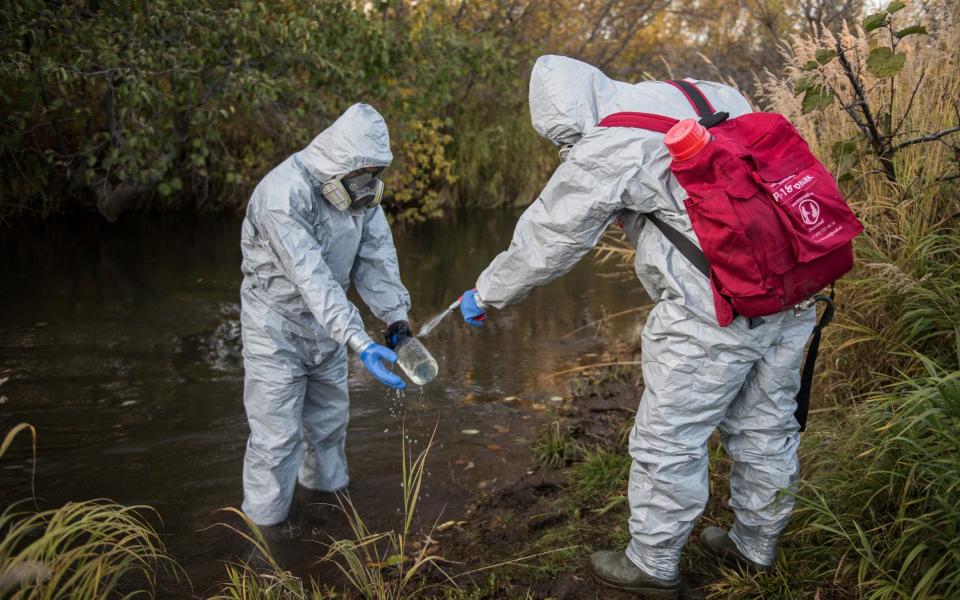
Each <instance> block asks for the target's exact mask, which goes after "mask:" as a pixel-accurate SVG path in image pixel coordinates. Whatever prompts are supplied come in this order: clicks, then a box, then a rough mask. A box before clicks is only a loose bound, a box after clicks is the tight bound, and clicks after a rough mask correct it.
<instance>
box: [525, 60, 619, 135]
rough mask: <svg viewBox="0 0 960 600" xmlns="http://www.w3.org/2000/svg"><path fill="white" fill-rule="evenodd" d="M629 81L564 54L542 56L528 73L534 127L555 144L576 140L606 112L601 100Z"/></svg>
mask: <svg viewBox="0 0 960 600" xmlns="http://www.w3.org/2000/svg"><path fill="white" fill-rule="evenodd" d="M626 85H628V84H625V83H621V82H617V81H614V80H613V79H610V78H609V77H607V76H606V75H604V74H603V73H602V72H601V71H600V69H598V68H596V67H594V66H592V65H588V64H587V63H584V62H580V61H579V60H575V59H572V58H567V57H566V56H553V55H547V56H541V57H540V58H538V59H537V62H536V63H535V64H534V65H533V72H532V73H531V74H530V119H531V121H532V122H533V128H534V129H535V130H536V131H537V133H539V134H540V135H542V136H543V137H545V138H547V139H548V140H550V141H551V142H553V143H554V144H556V145H558V146H559V145H561V144H573V143H576V142H577V140H579V139H580V138H581V137H583V136H584V135H586V134H588V133H590V131H591V130H593V128H595V127H596V126H597V123H598V122H599V121H600V118H601V117H602V116H604V115H605V114H606V112H607V111H606V110H605V109H604V106H603V104H604V102H605V101H606V100H607V99H610V98H613V97H614V95H615V94H616V93H617V91H618V89H619V88H620V87H622V86H626Z"/></svg>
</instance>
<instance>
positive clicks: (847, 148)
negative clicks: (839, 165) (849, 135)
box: [830, 141, 859, 162]
mask: <svg viewBox="0 0 960 600" xmlns="http://www.w3.org/2000/svg"><path fill="white" fill-rule="evenodd" d="M857 148H859V146H858V144H857V143H856V142H851V141H843V142H836V143H834V144H833V148H832V149H831V150H830V155H831V156H832V157H833V160H834V161H836V162H839V161H840V160H841V159H842V158H844V157H846V156H849V155H851V154H853V153H854V152H856V151H857Z"/></svg>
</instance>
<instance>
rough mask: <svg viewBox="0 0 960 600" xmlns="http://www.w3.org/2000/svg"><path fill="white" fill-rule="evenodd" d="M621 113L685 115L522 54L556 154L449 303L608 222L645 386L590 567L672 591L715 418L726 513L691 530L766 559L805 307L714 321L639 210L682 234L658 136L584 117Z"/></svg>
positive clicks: (479, 311)
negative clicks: (730, 517) (616, 540)
mask: <svg viewBox="0 0 960 600" xmlns="http://www.w3.org/2000/svg"><path fill="white" fill-rule="evenodd" d="M696 85H697V86H698V87H699V88H700V90H701V91H702V92H703V93H704V94H705V95H706V97H707V99H708V100H709V101H710V103H711V104H713V106H714V107H716V108H717V110H722V111H727V112H729V113H730V116H737V115H740V114H743V113H746V112H749V111H750V106H749V104H748V103H747V101H746V100H745V99H744V98H743V96H741V95H740V93H738V92H737V91H736V90H734V89H732V88H730V87H728V86H725V85H721V84H718V83H711V82H706V81H698V82H696ZM622 111H636V112H648V113H656V114H661V115H665V116H669V117H674V118H676V119H685V118H694V117H696V113H695V112H694V109H693V108H692V107H691V105H690V102H689V101H688V100H687V99H686V98H685V97H684V94H683V93H682V92H681V91H680V90H679V89H678V88H677V87H674V86H673V85H670V84H668V83H664V82H656V81H650V82H643V83H639V84H636V85H632V84H626V83H621V82H617V81H613V80H610V79H608V78H607V77H606V76H604V74H603V73H601V72H600V71H599V70H597V69H596V68H594V67H592V66H590V65H587V64H584V63H582V62H579V61H576V60H572V59H569V58H564V57H559V56H544V57H541V58H540V59H539V60H537V63H536V65H535V66H534V68H533V74H532V75H531V79H530V113H531V115H532V120H533V126H534V128H535V129H536V130H537V132H538V133H539V134H540V135H542V136H543V137H545V138H547V139H549V140H550V141H552V142H553V143H554V144H556V145H557V146H559V147H560V148H561V157H562V159H563V158H564V155H566V157H565V158H566V159H565V160H564V161H563V162H562V164H560V166H559V167H558V168H557V170H556V171H555V172H554V174H553V176H552V177H551V178H550V181H549V182H548V183H547V185H546V187H545V188H544V190H543V192H541V194H540V197H539V198H538V199H537V200H536V201H535V202H534V203H533V204H532V205H531V206H530V207H529V208H528V209H527V210H526V212H524V214H523V216H521V217H520V220H519V222H518V223H517V226H516V230H515V232H514V235H513V241H512V242H511V244H510V247H509V248H508V249H507V250H506V251H504V252H503V253H501V254H500V255H498V256H497V257H496V258H495V259H494V260H493V262H492V263H490V265H489V266H488V267H487V269H486V270H485V271H483V273H482V274H481V275H480V278H479V279H478V280H477V283H476V288H475V289H474V290H469V291H467V292H465V293H464V295H463V298H462V301H461V306H460V308H461V311H462V313H463V316H464V319H465V320H466V321H467V322H468V323H470V324H472V325H481V324H482V323H483V320H484V318H485V307H494V308H503V307H504V306H506V305H508V304H511V303H514V302H517V301H519V300H520V299H522V298H523V297H524V296H526V294H527V293H528V292H529V291H530V289H531V288H533V287H534V286H537V285H543V284H546V283H548V282H550V281H552V280H553V279H555V278H557V277H559V276H560V275H563V274H564V273H566V272H567V271H569V270H570V269H571V268H572V267H573V266H574V265H575V264H576V263H577V261H579V260H580V258H581V257H583V256H584V254H586V253H587V251H589V250H590V249H591V248H593V247H594V245H595V244H596V243H597V242H598V240H599V239H600V237H601V235H602V234H603V232H604V230H605V229H606V228H607V226H608V225H609V224H611V223H612V222H614V221H620V222H621V223H622V224H623V226H624V228H625V229H626V231H627V234H628V237H629V238H630V239H631V241H632V242H633V243H634V244H635V247H636V250H637V254H636V263H635V267H636V272H637V276H638V277H639V279H640V281H641V282H642V284H643V286H644V288H645V290H646V291H647V293H648V295H649V296H650V298H651V299H653V300H654V301H655V302H656V305H655V306H654V308H653V310H652V311H651V313H650V316H649V318H648V320H647V323H646V326H645V328H644V330H643V335H642V350H643V378H644V382H645V386H646V387H645V390H644V393H643V397H642V399H641V402H640V406H639V409H638V411H637V416H636V423H635V426H634V428H633V430H632V433H631V435H630V454H631V456H632V458H633V463H632V467H631V470H630V483H629V490H628V499H629V503H630V531H631V537H632V539H631V542H630V544H629V546H628V547H627V548H626V551H625V552H624V551H622V550H618V551H604V552H596V553H594V554H593V555H592V556H591V557H590V567H591V570H592V571H593V573H594V575H595V576H596V577H597V578H598V579H599V580H600V581H601V582H602V583H605V584H607V585H610V586H612V587H617V588H621V589H628V590H635V591H639V592H644V593H646V594H647V595H648V596H651V597H658V598H675V597H679V595H680V590H681V587H680V577H679V566H678V565H679V561H680V552H681V550H682V548H683V546H684V543H685V542H686V540H687V537H688V535H689V534H690V531H691V529H692V528H693V525H694V523H695V521H696V520H697V519H698V518H699V517H700V515H701V513H702V512H703V509H704V506H705V505H706V502H707V495H708V489H709V488H708V483H707V474H708V469H707V440H708V438H709V437H710V435H711V433H712V432H713V431H714V430H715V429H717V428H718V427H719V429H720V432H721V436H722V441H723V445H724V447H725V449H726V451H727V453H728V454H729V455H730V458H731V459H732V461H733V468H732V472H731V474H730V487H731V501H730V505H731V507H732V508H733V509H734V512H735V513H736V521H735V523H734V525H733V527H732V529H731V530H730V531H726V530H724V529H721V528H718V527H708V528H706V529H705V530H704V531H703V533H702V535H701V541H702V542H703V543H704V545H705V546H706V549H707V550H708V551H710V552H711V553H712V554H714V555H715V556H717V557H719V558H722V559H724V560H726V561H728V562H736V563H739V564H743V565H745V566H747V567H749V568H755V569H766V568H767V567H769V565H771V564H772V563H773V561H774V558H775V554H776V547H777V538H778V536H779V535H780V532H781V531H782V530H783V528H784V526H785V525H786V523H787V520H788V518H789V515H790V511H791V509H792V506H793V501H792V499H791V497H790V496H789V494H781V490H784V489H786V490H789V489H791V488H792V487H793V485H794V482H795V480H796V477H797V470H798V464H797V445H798V442H799V433H798V430H799V424H798V423H797V421H796V420H795V418H794V410H795V409H796V401H795V397H796V395H797V391H798V389H799V386H800V365H801V362H802V360H803V351H804V344H805V342H806V340H807V339H808V337H809V336H810V334H811V332H812V330H813V327H814V320H815V309H812V308H811V309H807V310H805V311H802V312H799V313H798V314H796V315H795V313H794V311H793V310H788V311H784V312H782V313H779V314H776V315H773V316H770V317H764V319H763V321H764V323H763V324H762V325H759V326H756V327H754V328H751V327H750V325H751V323H750V322H749V321H748V320H747V319H745V318H743V317H738V318H737V319H736V320H735V321H734V322H733V323H732V324H731V325H729V326H728V327H720V326H719V325H718V324H717V318H716V315H715V312H714V305H713V295H712V291H711V288H710V284H709V281H708V280H707V278H706V277H705V276H704V275H703V274H702V273H701V272H700V271H698V269H697V268H696V267H695V266H694V265H692V264H691V263H690V262H689V261H687V259H686V258H685V257H684V256H683V255H682V254H681V253H680V251H678V250H677V248H676V247H674V246H673V245H672V244H671V243H670V241H668V239H667V238H666V237H665V236H664V235H663V233H661V230H660V229H659V228H658V227H656V226H654V224H653V223H652V222H648V221H649V220H648V219H646V218H645V217H644V215H645V214H650V213H655V214H656V215H657V216H658V217H659V218H660V219H661V220H662V221H664V222H666V223H668V224H669V225H671V226H672V227H673V228H675V229H678V230H679V231H681V232H683V233H684V234H685V235H686V236H688V237H689V238H691V239H692V240H696V236H695V235H694V233H693V230H692V227H691V225H690V220H689V218H688V216H687V214H686V211H685V209H684V208H683V200H684V198H685V197H686V194H685V192H684V191H683V189H682V188H681V187H680V185H679V184H678V183H677V181H676V179H675V178H674V177H673V175H672V174H671V172H670V168H669V165H670V157H669V155H668V152H667V149H666V148H665V146H664V144H663V134H658V133H654V132H650V131H646V130H642V129H631V128H626V127H609V128H608V127H598V126H597V123H599V122H600V120H601V119H602V118H603V117H605V116H607V115H610V114H612V113H616V112H622Z"/></svg>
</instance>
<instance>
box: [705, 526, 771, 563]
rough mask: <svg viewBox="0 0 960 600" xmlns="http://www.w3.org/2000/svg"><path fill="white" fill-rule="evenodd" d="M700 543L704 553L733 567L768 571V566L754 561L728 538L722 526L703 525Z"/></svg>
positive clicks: (728, 535) (727, 533) (728, 534)
mask: <svg viewBox="0 0 960 600" xmlns="http://www.w3.org/2000/svg"><path fill="white" fill-rule="evenodd" d="M700 543H701V544H702V545H703V549H704V550H705V551H706V553H707V554H708V555H710V556H712V557H713V558H716V559H717V560H719V561H720V562H722V563H723V564H725V565H727V566H728V567H730V568H733V569H746V570H747V571H748V572H750V573H769V572H770V567H768V566H765V565H761V564H760V563H755V562H753V561H752V560H750V559H749V558H747V557H746V556H744V555H743V552H740V549H739V548H737V545H736V544H734V543H733V540H731V539H730V533H729V532H728V531H727V530H726V529H724V528H723V527H713V526H710V527H705V528H704V529H703V531H702V532H701V533H700Z"/></svg>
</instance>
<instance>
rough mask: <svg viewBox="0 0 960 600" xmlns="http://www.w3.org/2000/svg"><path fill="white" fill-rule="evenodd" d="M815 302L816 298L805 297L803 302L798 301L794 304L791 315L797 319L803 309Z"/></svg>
mask: <svg viewBox="0 0 960 600" xmlns="http://www.w3.org/2000/svg"><path fill="white" fill-rule="evenodd" d="M816 303H817V299H816V298H807V299H806V300H804V301H803V302H798V303H797V304H794V305H793V316H794V317H796V318H798V319H799V318H800V315H801V314H803V311H805V310H807V309H808V308H810V307H811V306H813V305H814V304H816Z"/></svg>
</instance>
